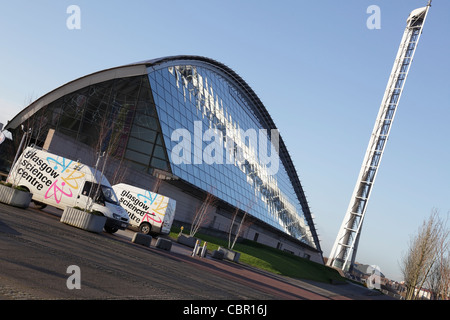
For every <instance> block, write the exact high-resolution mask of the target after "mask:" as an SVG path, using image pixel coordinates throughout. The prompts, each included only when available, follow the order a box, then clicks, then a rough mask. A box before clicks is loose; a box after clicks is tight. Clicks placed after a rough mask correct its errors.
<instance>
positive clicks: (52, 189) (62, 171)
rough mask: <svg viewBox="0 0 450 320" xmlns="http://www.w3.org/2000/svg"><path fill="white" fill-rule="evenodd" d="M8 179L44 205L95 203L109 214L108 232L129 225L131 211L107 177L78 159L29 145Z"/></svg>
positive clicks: (63, 207)
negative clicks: (121, 200) (125, 208)
mask: <svg viewBox="0 0 450 320" xmlns="http://www.w3.org/2000/svg"><path fill="white" fill-rule="evenodd" d="M7 182H10V183H12V184H14V185H17V186H22V187H25V188H27V189H28V190H29V191H30V192H31V193H32V194H33V197H32V200H33V202H35V203H36V204H40V205H42V206H43V207H44V206H45V205H51V206H54V207H57V208H60V209H62V210H64V209H65V208H66V207H67V206H71V207H80V208H83V209H84V208H86V207H88V206H89V204H92V210H95V211H99V212H101V213H102V214H103V215H104V216H105V217H106V218H107V220H106V223H105V227H104V229H105V231H106V232H109V233H114V232H116V231H117V230H119V229H122V230H123V229H126V228H127V227H128V224H129V218H128V214H127V212H126V211H125V210H124V209H123V208H122V207H121V206H120V204H119V202H118V200H117V197H116V194H115V193H114V190H113V189H112V188H111V185H110V183H109V182H108V180H107V179H106V177H105V176H103V175H102V174H101V172H99V171H97V172H96V171H95V169H93V168H91V167H89V166H87V165H84V164H82V163H79V162H77V161H73V160H70V159H66V158H64V157H61V156H58V155H55V154H52V153H49V152H46V151H43V150H41V149H38V148H37V147H27V148H26V149H25V151H24V152H23V153H22V155H21V156H20V157H19V158H18V160H17V162H16V163H15V164H14V167H13V168H12V169H11V172H10V173H9V176H8V179H7Z"/></svg>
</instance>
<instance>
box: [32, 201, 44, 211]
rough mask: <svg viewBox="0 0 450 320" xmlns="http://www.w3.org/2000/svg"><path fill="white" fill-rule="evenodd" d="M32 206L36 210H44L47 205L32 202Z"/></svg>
mask: <svg viewBox="0 0 450 320" xmlns="http://www.w3.org/2000/svg"><path fill="white" fill-rule="evenodd" d="M33 203H34V206H35V207H36V208H38V209H44V208H45V207H46V206H47V205H46V204H45V203H42V202H39V201H35V200H33Z"/></svg>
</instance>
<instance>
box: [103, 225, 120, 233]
mask: <svg viewBox="0 0 450 320" xmlns="http://www.w3.org/2000/svg"><path fill="white" fill-rule="evenodd" d="M103 228H104V229H105V231H106V232H108V233H114V232H117V230H119V228H116V227H109V226H104V227H103Z"/></svg>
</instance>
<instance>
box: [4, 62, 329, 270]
mask: <svg viewBox="0 0 450 320" xmlns="http://www.w3.org/2000/svg"><path fill="white" fill-rule="evenodd" d="M21 125H24V126H25V127H27V128H30V130H31V131H32V135H31V143H36V144H37V145H40V146H44V145H45V143H46V141H47V142H48V139H49V132H51V133H52V135H58V136H60V137H65V138H67V139H70V140H73V141H76V143H77V145H83V146H90V147H92V148H94V149H95V150H97V151H100V150H105V149H106V148H108V155H109V156H110V157H111V158H114V161H116V163H120V164H121V166H125V167H126V168H128V169H127V170H129V171H127V172H130V174H124V175H123V177H122V178H123V179H125V180H126V179H127V177H128V180H129V181H128V182H130V183H131V184H135V185H136V184H141V185H142V187H146V186H147V187H149V183H145V182H142V181H141V180H142V179H143V180H145V179H147V177H148V179H149V180H151V177H152V178H154V177H155V176H156V175H157V174H159V175H160V176H161V175H162V176H164V177H166V178H167V177H169V178H167V179H166V180H164V183H163V184H164V185H166V187H165V188H168V189H167V190H166V192H170V190H172V191H173V192H171V194H167V196H169V197H173V198H175V199H176V200H177V202H178V204H177V213H176V216H175V220H178V221H180V223H183V222H185V221H188V220H189V219H190V217H189V215H192V211H193V210H192V208H191V207H190V206H189V197H192V199H194V198H196V199H197V201H198V199H202V197H203V195H204V194H207V193H211V194H213V195H214V196H215V197H216V198H217V199H218V200H219V202H220V204H219V205H216V206H217V207H218V208H220V209H218V210H217V211H216V214H217V216H218V217H219V216H220V217H222V218H223V217H225V216H227V215H228V221H230V220H231V213H232V211H233V210H234V209H235V208H238V209H240V210H241V212H246V213H248V216H249V217H251V219H252V221H253V225H252V226H250V227H249V230H247V233H246V234H247V238H250V239H252V240H257V241H261V242H264V241H262V239H263V238H264V237H263V235H264V234H266V233H267V234H268V235H269V234H270V236H268V237H270V238H271V239H274V241H275V242H274V243H275V244H276V246H277V247H278V248H280V249H285V250H287V251H291V252H294V253H295V252H296V250H294V248H295V247H298V248H301V250H300V252H303V255H305V256H308V257H313V256H315V257H316V258H314V259H315V260H317V261H320V262H322V261H321V259H322V252H321V248H320V243H319V239H318V236H317V233H316V230H315V226H314V222H313V219H312V216H311V212H310V209H309V207H308V203H307V200H306V198H305V194H304V192H303V189H302V186H301V183H300V181H299V178H298V176H297V172H296V169H295V167H294V165H293V163H292V160H291V158H290V156H289V153H288V151H287V149H286V146H285V144H284V142H283V139H282V137H280V136H279V134H278V131H277V130H276V126H275V124H274V122H273V120H272V118H271V116H270V115H269V113H268V112H267V110H266V108H265V107H264V105H263V103H262V102H261V101H260V99H259V98H258V97H257V96H256V94H255V93H254V92H253V90H252V89H251V88H250V87H249V85H248V84H247V83H246V82H245V81H244V80H243V79H242V78H241V77H240V76H239V75H238V74H236V73H235V72H234V71H233V70H231V69H230V68H229V67H227V66H225V65H224V64H222V63H219V62H217V61H215V60H212V59H209V58H205V57H199V56H173V57H164V58H160V59H154V60H148V61H143V62H139V63H135V64H130V65H125V66H121V67H117V68H112V69H107V70H103V71H100V72H96V73H94V74H90V75H88V76H85V77H82V78H79V79H77V80H74V81H72V82H69V83H67V84H65V85H63V86H61V87H59V88H57V89H55V90H53V91H51V92H50V93H48V94H46V95H44V96H43V97H41V98H39V99H38V100H36V101H35V102H33V103H32V104H30V105H29V106H28V107H26V108H25V109H24V110H22V111H21V112H20V113H19V114H18V115H17V116H15V117H14V118H13V119H12V120H11V121H10V122H8V124H7V126H6V129H8V130H9V131H11V132H12V133H13V137H15V140H20V138H21V135H22V131H21V129H20V128H21ZM112 142H113V143H112ZM69 145H70V144H68V143H60V144H59V145H58V146H56V145H55V146H54V147H53V149H52V150H51V151H52V152H55V153H58V152H59V153H60V154H61V155H68V154H70V155H71V156H72V157H74V156H77V158H79V159H80V158H83V157H82V155H80V154H77V155H74V154H71V153H73V152H72V151H71V150H68V149H69ZM47 147H48V146H47ZM66 149H67V150H66ZM82 160H83V161H84V162H86V160H85V159H82ZM117 170H118V169H117V168H116V169H115V171H117ZM119 171H121V172H122V173H123V172H124V171H123V170H119ZM116 173H117V172H116ZM109 174H114V173H109ZM130 175H131V176H133V178H130V177H129V176H130ZM137 176H139V178H137ZM108 178H109V179H110V181H111V180H112V178H110V177H108ZM130 180H131V181H130ZM169 185H170V187H169ZM174 188H176V189H177V192H175V191H174V190H175V189H174ZM163 189H164V188H163V187H161V188H160V189H159V192H160V193H163ZM181 198H183V199H181ZM180 203H181V205H180ZM184 208H189V209H186V210H184ZM214 219H216V217H215V216H214ZM220 221H221V220H220V219H218V220H216V221H212V222H210V223H209V226H210V227H211V228H212V229H214V228H216V229H222V230H224V231H225V229H226V228H225V227H224V225H225V222H223V221H222V222H221V223H219V222H220ZM220 224H221V226H219V225H220ZM227 228H228V227H227ZM250 230H254V233H253V234H252V233H251V231H250ZM255 230H256V231H255ZM266 242H267V243H269V242H270V241H266ZM283 245H284V246H283ZM274 246H275V245H274ZM299 254H301V253H299Z"/></svg>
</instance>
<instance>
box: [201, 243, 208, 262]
mask: <svg viewBox="0 0 450 320" xmlns="http://www.w3.org/2000/svg"><path fill="white" fill-rule="evenodd" d="M206 244H207V242H206V241H205V242H204V243H203V248H202V250H201V252H200V257H202V258H204V257H206V251H207V250H206Z"/></svg>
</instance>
